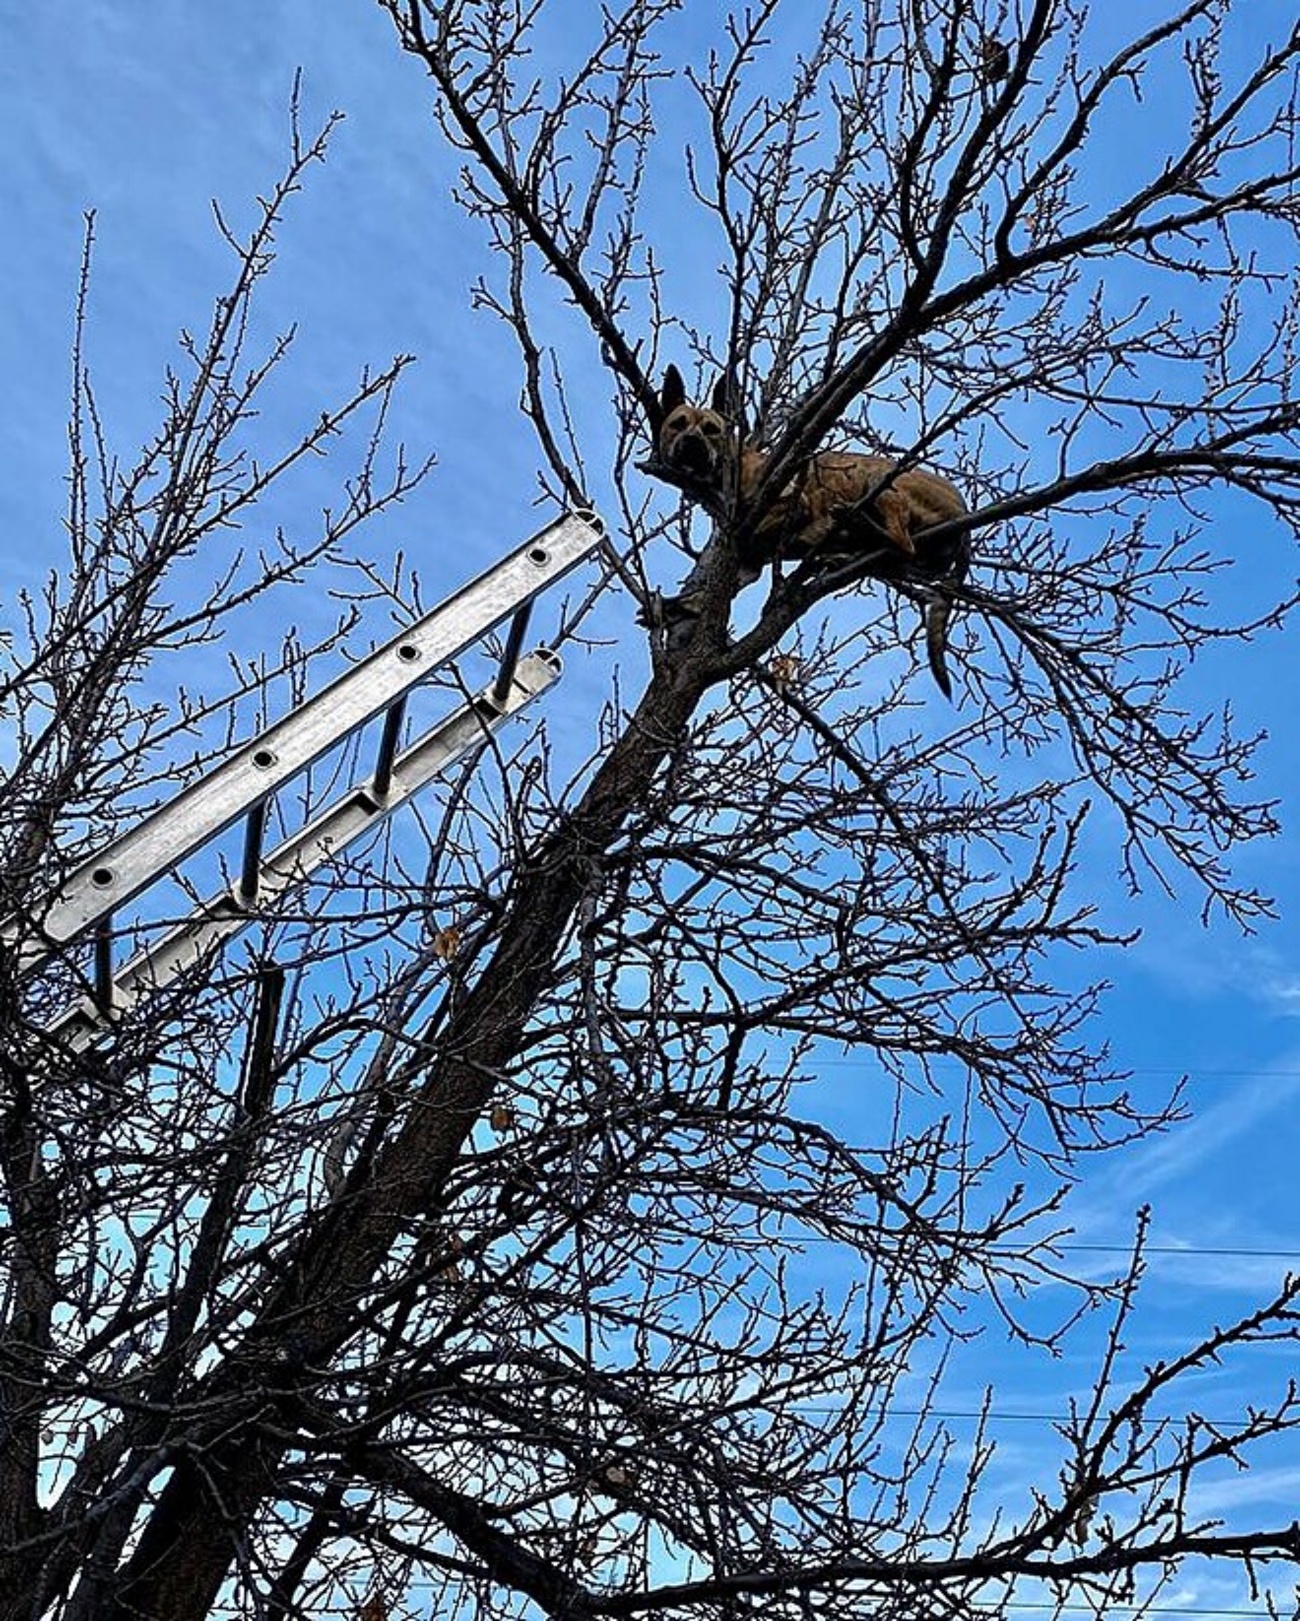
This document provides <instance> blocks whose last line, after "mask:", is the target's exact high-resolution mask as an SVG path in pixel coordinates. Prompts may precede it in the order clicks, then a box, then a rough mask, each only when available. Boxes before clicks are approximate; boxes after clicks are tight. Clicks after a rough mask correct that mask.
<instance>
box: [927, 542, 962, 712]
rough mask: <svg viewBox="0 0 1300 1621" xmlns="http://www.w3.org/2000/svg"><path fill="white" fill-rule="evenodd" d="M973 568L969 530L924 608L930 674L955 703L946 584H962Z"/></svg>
mask: <svg viewBox="0 0 1300 1621" xmlns="http://www.w3.org/2000/svg"><path fill="white" fill-rule="evenodd" d="M969 567H970V532H969V531H966V532H964V533H963V534H961V535H960V536H959V537H958V539H957V544H956V546H955V548H954V551H953V558H952V563H951V564H950V566H949V568H948V571H947V574H946V576H945V579H944V582H943V584H941V585H938V586H932V587H931V589H930V592H929V600H928V601H927V603H926V607H925V653H926V657H927V658H928V659H929V661H930V674H931V675H932V676H933V677H934V681H935V685H936V686H937V687H938V689H939V691H940V692H941V693H942V694H943V695H944V697H945V698H946V699H947V700H948V702H949V703H951V702H952V679H951V677H950V676H949V674H948V626H949V624H950V623H951V621H952V598H951V597H950V596H949V595H948V593H947V592H946V591H945V590H944V585H947V584H951V585H960V584H961V582H962V581H963V580H964V579H965V578H966V570H967V569H968V568H969Z"/></svg>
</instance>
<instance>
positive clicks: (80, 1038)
mask: <svg viewBox="0 0 1300 1621" xmlns="http://www.w3.org/2000/svg"><path fill="white" fill-rule="evenodd" d="M561 674H562V666H561V663H560V659H559V657H558V655H557V654H555V653H552V652H549V651H547V650H545V649H539V650H538V651H537V652H535V653H530V654H529V655H528V656H527V658H524V659H521V660H520V661H519V666H518V668H517V669H516V671H515V675H514V680H513V681H512V682H511V685H510V691H509V692H508V693H507V694H506V695H505V697H504V698H500V699H498V698H497V697H496V696H495V695H494V693H493V690H492V687H491V686H489V687H486V688H484V690H483V691H482V692H481V693H480V694H479V696H478V697H477V698H472V699H470V701H469V702H468V703H464V704H461V705H460V706H459V708H457V709H455V710H453V711H452V713H451V714H450V715H448V716H447V717H446V718H445V719H444V720H442V721H439V723H438V724H437V725H436V726H434V727H432V728H431V729H430V730H429V731H427V732H426V733H425V734H424V736H423V737H421V738H420V739H419V740H418V741H417V742H415V743H413V744H411V746H410V747H409V748H407V749H405V750H404V751H403V752H402V753H401V754H399V755H398V756H397V758H396V760H395V761H394V762H393V767H392V774H391V778H390V781H389V786H388V792H387V794H386V795H384V796H379V795H376V794H375V793H374V792H373V783H361V784H359V785H358V786H356V787H354V788H351V789H349V790H348V792H347V793H345V794H344V795H342V796H341V797H340V798H339V799H338V800H336V801H335V803H334V804H333V805H331V806H329V807H328V808H327V809H326V810H323V811H322V812H321V813H320V815H319V816H317V817H315V818H314V819H313V820H312V821H311V822H309V823H308V824H307V826H306V827H304V828H302V829H301V830H300V831H299V832H297V833H295V834H293V835H292V836H291V837H290V838H287V839H285V841H284V842H283V843H282V844H280V845H279V846H277V848H276V849H274V850H272V851H271V852H270V854H269V855H267V856H266V857H264V859H263V860H262V863H261V866H260V869H259V872H258V884H257V899H256V901H255V902H250V901H248V900H245V899H243V898H241V895H240V884H239V881H238V880H237V881H236V882H235V884H233V885H232V886H231V887H230V888H229V889H226V890H222V891H220V892H219V893H218V894H216V895H213V896H211V897H209V898H208V899H207V900H205V901H201V902H200V903H199V904H198V905H197V906H196V907H195V908H194V910H193V912H191V914H190V916H189V917H188V918H186V919H185V921H184V922H182V923H179V924H177V925H176V926H175V927H174V928H173V929H170V930H169V931H168V932H167V933H166V934H165V935H163V936H162V937H161V938H160V939H158V940H156V941H155V942H154V943H153V944H152V945H150V946H148V947H146V948H145V949H144V950H143V951H140V952H138V953H137V954H136V955H135V956H134V957H132V958H131V960H130V961H129V962H127V963H126V964H124V965H123V967H122V968H121V969H120V970H119V972H118V974H117V975H116V977H115V979H114V980H113V982H112V986H111V991H110V994H109V996H108V998H107V1000H108V1001H109V1002H110V1004H111V1008H110V1009H101V1008H100V1007H98V1006H97V1005H96V1001H95V999H94V998H92V997H86V998H85V999H84V1000H83V1001H81V1002H79V1003H77V1004H75V1005H74V1006H72V1007H71V1008H69V1009H68V1011H67V1012H66V1013H64V1014H62V1015H61V1016H60V1017H59V1018H58V1019H57V1020H56V1021H55V1022H54V1023H53V1024H52V1025H50V1026H49V1029H48V1032H47V1033H48V1034H49V1035H50V1036H52V1037H54V1038H55V1039H56V1040H58V1041H60V1042H62V1043H63V1044H64V1045H65V1046H68V1047H71V1048H72V1049H73V1050H75V1051H78V1052H79V1051H81V1050H83V1049H84V1048H86V1047H88V1046H90V1045H92V1044H93V1043H94V1042H95V1041H96V1040H98V1039H99V1037H100V1036H101V1035H102V1034H103V1033H104V1032H105V1031H106V1030H108V1029H111V1028H112V1026H113V1024H114V1023H115V1022H116V1020H117V1019H118V1018H120V1017H121V1015H122V1014H123V1013H124V1012H125V1011H126V1010H127V1009H129V1008H130V1007H131V1006H132V1005H133V1004H134V1003H135V1002H136V1001H137V1000H138V999H139V998H140V997H141V996H143V995H147V994H149V993H150V992H152V991H155V990H158V989H160V988H161V987H163V986H165V985H168V984H170V983H171V981H172V980H174V979H176V978H177V977H178V976H179V975H180V974H183V973H184V972H185V970H186V969H187V968H190V967H192V966H193V965H194V964H195V963H197V962H199V961H200V960H201V959H202V958H203V957H204V955H205V954H206V953H207V952H208V951H210V950H211V949H212V947H213V946H215V945H217V944H218V943H220V942H221V941H223V940H225V939H228V938H229V937H230V936H231V935H233V934H237V933H238V932H239V930H240V929H242V928H244V927H245V926H246V925H247V924H249V923H251V922H252V921H253V920H254V918H256V917H258V916H259V915H260V914H261V913H262V911H263V909H265V908H269V907H270V906H271V905H273V904H274V902H275V901H277V900H278V899H279V898H280V897H281V896H282V895H284V894H285V893H286V892H287V891H288V890H290V889H293V888H295V887H296V886H297V885H298V884H301V883H302V882H303V881H304V879H306V878H308V877H310V875H311V874H312V873H313V872H314V871H315V870H316V869H317V868H318V867H320V866H322V865H323V864H324V863H325V862H326V861H328V860H329V859H330V858H331V857H332V856H334V855H337V854H338V853H339V851H341V850H343V849H344V848H346V846H347V845H349V844H351V843H352V841H353V840H354V839H357V838H360V837H361V835H362V834H363V833H365V832H367V831H369V829H371V828H373V827H376V826H377V825H378V824H379V823H380V822H382V821H383V820H384V818H385V817H386V816H388V815H390V814H391V813H392V812H393V811H394V810H396V809H397V807H398V806H399V805H402V804H404V803H405V802H406V801H407V800H408V799H410V798H411V797H412V796H413V795H415V794H417V793H419V792H420V790H421V789H422V788H424V787H426V786H427V785H428V784H429V783H430V782H431V781H433V779H434V778H435V777H437V776H439V775H440V774H441V773H442V772H444V771H446V770H447V768H448V767H449V766H451V765H454V764H455V762H456V761H457V760H458V759H459V758H460V757H461V756H462V755H463V754H464V753H465V752H466V751H467V750H468V749H470V748H472V747H473V746H474V744H475V743H479V742H482V741H483V739H484V738H485V737H487V735H488V734H489V733H490V732H493V731H495V730H496V729H497V727H499V726H500V725H501V724H502V723H503V722H504V721H506V720H508V719H509V718H510V717H511V716H512V715H517V714H518V713H519V712H520V710H522V709H525V708H526V707H527V706H528V705H529V704H530V703H532V701H533V700H534V699H535V698H537V697H540V695H541V694H542V693H543V692H545V691H547V689H548V688H550V687H552V686H553V685H554V684H555V682H557V681H558V680H559V679H560V675H561Z"/></svg>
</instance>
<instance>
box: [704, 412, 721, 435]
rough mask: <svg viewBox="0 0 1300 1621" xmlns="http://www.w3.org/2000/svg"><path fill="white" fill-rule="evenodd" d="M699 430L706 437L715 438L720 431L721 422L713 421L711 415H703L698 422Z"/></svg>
mask: <svg viewBox="0 0 1300 1621" xmlns="http://www.w3.org/2000/svg"><path fill="white" fill-rule="evenodd" d="M700 432H701V433H702V434H703V435H704V437H705V438H706V439H716V438H717V437H718V435H719V434H720V433H721V432H722V424H721V423H720V422H715V421H714V420H713V418H712V417H705V418H704V419H703V421H702V422H701V423H700Z"/></svg>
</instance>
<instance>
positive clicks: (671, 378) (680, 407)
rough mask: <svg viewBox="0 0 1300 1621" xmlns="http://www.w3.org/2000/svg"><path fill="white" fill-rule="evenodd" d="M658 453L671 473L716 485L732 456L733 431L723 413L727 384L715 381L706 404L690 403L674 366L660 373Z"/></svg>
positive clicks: (734, 431)
mask: <svg viewBox="0 0 1300 1621" xmlns="http://www.w3.org/2000/svg"><path fill="white" fill-rule="evenodd" d="M659 404H660V408H661V410H662V413H663V414H662V416H661V418H660V423H659V456H660V459H661V460H662V461H664V462H665V463H666V464H667V465H668V466H669V467H671V468H672V469H673V470H674V471H675V472H678V473H683V474H685V475H686V477H687V478H690V479H694V480H697V481H699V482H700V483H702V484H720V483H721V482H722V475H723V471H724V469H725V468H726V465H727V462H728V460H729V459H730V458H731V457H732V456H734V454H735V450H736V439H737V434H736V430H735V428H734V426H733V425H732V423H731V422H730V421H729V420H728V417H727V414H726V406H727V386H726V382H725V380H719V382H718V383H717V384H715V386H714V389H713V395H712V398H711V401H710V403H709V404H708V405H692V404H691V403H690V401H689V400H688V399H687V398H686V384H685V383H684V382H683V381H682V374H681V372H679V371H678V370H677V368H676V366H669V368H668V370H667V371H666V372H665V373H664V386H663V389H662V391H661V392H660V395H659Z"/></svg>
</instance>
